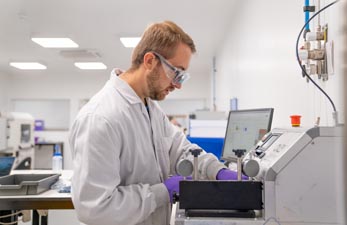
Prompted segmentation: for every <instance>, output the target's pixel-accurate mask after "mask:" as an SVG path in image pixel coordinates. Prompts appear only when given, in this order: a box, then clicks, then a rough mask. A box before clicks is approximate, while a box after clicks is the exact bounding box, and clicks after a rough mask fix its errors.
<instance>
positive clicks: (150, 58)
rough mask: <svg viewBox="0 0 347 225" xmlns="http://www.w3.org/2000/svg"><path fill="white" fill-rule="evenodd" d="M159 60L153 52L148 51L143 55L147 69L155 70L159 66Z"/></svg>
mask: <svg viewBox="0 0 347 225" xmlns="http://www.w3.org/2000/svg"><path fill="white" fill-rule="evenodd" d="M157 63H158V60H157V58H156V57H155V55H154V54H153V53H151V52H147V53H146V54H145V55H144V56H143V66H144V67H145V69H147V70H153V69H154V68H155V67H156V66H157Z"/></svg>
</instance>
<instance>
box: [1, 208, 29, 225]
mask: <svg viewBox="0 0 347 225" xmlns="http://www.w3.org/2000/svg"><path fill="white" fill-rule="evenodd" d="M22 212H23V211H17V212H14V213H11V214H7V215H4V216H0V219H3V218H7V217H11V216H17V215H19V214H21V213H22ZM20 221H22V220H21V219H17V220H16V221H12V222H0V225H12V224H17V223H18V222H20Z"/></svg>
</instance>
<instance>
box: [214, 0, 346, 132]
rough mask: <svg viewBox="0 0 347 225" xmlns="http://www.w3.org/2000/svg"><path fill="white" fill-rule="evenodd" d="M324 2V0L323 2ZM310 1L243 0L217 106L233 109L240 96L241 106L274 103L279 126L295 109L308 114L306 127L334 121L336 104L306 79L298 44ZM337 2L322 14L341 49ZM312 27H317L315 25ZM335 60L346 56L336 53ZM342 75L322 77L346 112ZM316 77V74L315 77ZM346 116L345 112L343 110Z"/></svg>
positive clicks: (220, 67)
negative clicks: (297, 54) (318, 120)
mask: <svg viewBox="0 0 347 225" xmlns="http://www.w3.org/2000/svg"><path fill="white" fill-rule="evenodd" d="M322 2H323V1H322ZM303 3H304V1H286V0H264V1H251V0H245V1H242V2H239V3H238V7H239V9H238V10H235V12H236V13H235V15H234V17H233V18H234V19H233V20H232V21H230V27H229V31H228V34H227V35H226V37H225V40H224V43H223V45H222V47H221V48H220V50H219V53H218V55H217V71H218V72H217V87H218V88H217V90H216V93H217V106H218V109H219V110H228V109H229V99H230V98H233V97H237V98H238V99H239V108H240V109H246V108H264V107H274V108H275V114H274V121H273V126H289V125H290V119H289V115H291V114H300V115H302V116H303V117H302V125H303V126H313V124H314V122H315V118H316V117H318V116H320V117H321V125H332V124H333V122H332V116H331V114H332V107H331V105H330V104H329V103H328V102H327V100H326V98H325V97H323V96H322V94H321V93H320V92H319V91H317V89H315V88H314V87H313V85H312V84H311V83H307V82H306V81H305V79H303V78H302V76H301V72H300V68H299V66H298V63H297V61H296V57H295V43H296V39H297V36H298V33H299V31H300V29H301V28H302V26H303V24H304V13H303V10H302V9H303ZM338 7H339V6H337V5H335V6H332V7H331V8H330V9H328V10H327V12H326V13H324V12H323V14H322V19H321V21H322V23H324V22H328V23H329V38H330V39H334V41H335V47H336V49H338V47H339V42H340V41H341V40H340V37H339V35H338V29H339V26H337V22H338V21H341V20H340V19H339V18H338V12H339V11H338ZM311 29H312V27H311ZM335 60H336V62H335V65H337V64H338V63H339V61H341V57H337V55H336V57H335ZM342 78H343V77H342V75H341V73H340V72H339V71H338V72H335V75H333V76H331V77H330V78H329V81H328V82H325V83H323V82H321V81H318V83H319V84H321V85H322V87H323V88H324V89H325V90H326V91H327V92H328V93H329V94H330V96H331V98H332V99H333V100H334V102H335V105H336V107H337V110H338V111H339V112H340V113H342V111H343V98H342V90H343V89H342V84H343V80H342ZM315 79H316V78H315ZM340 118H341V119H342V118H343V116H342V115H341V116H340Z"/></svg>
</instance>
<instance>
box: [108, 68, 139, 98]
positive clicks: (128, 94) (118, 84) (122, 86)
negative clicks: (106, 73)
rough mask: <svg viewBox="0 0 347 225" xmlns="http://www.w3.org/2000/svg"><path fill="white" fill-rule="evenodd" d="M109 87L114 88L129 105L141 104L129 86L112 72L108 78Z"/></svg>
mask: <svg viewBox="0 0 347 225" xmlns="http://www.w3.org/2000/svg"><path fill="white" fill-rule="evenodd" d="M109 81H110V83H111V85H112V86H113V87H114V88H116V90H117V91H118V92H119V93H120V94H121V95H122V96H123V97H124V98H125V99H126V100H127V101H128V102H129V103H130V104H138V103H142V101H141V99H140V97H139V96H138V95H137V94H136V92H135V91H134V90H133V89H132V88H131V87H130V85H129V84H128V83H127V82H125V81H124V80H122V79H120V78H119V77H118V76H117V75H116V74H115V72H114V70H113V71H112V72H111V76H110V80H109Z"/></svg>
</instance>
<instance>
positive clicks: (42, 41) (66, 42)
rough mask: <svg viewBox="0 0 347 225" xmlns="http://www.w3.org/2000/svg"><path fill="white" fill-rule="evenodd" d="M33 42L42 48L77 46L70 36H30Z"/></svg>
mask: <svg viewBox="0 0 347 225" xmlns="http://www.w3.org/2000/svg"><path fill="white" fill-rule="evenodd" d="M31 40H32V41H33V42H35V43H36V44H38V45H41V46H42V47H44V48H78V44H76V43H75V42H74V41H73V40H71V39H70V38H31Z"/></svg>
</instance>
